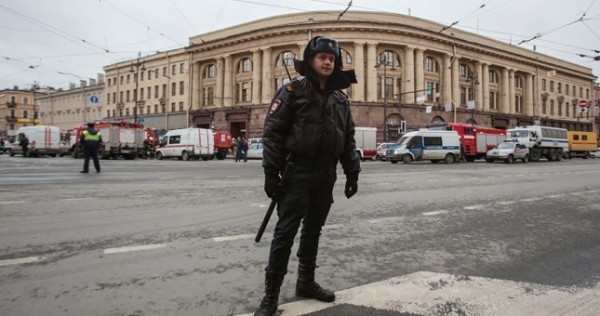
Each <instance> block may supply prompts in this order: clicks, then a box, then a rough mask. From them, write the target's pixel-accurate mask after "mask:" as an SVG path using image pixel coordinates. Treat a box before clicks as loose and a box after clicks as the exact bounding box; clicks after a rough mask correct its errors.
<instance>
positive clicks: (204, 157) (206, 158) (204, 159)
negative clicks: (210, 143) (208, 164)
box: [200, 156, 208, 161]
mask: <svg viewBox="0 0 600 316" xmlns="http://www.w3.org/2000/svg"><path fill="white" fill-rule="evenodd" d="M200 159H202V161H207V160H208V157H206V156H202V157H200Z"/></svg>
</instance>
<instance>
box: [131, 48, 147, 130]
mask: <svg viewBox="0 0 600 316" xmlns="http://www.w3.org/2000/svg"><path fill="white" fill-rule="evenodd" d="M141 55H142V53H141V52H138V57H137V59H136V61H135V63H134V64H133V63H132V64H131V69H130V70H129V72H132V73H133V74H134V75H133V80H135V90H134V91H133V104H134V105H133V122H134V123H137V108H138V103H137V100H138V85H139V73H140V68H141V69H142V71H146V67H145V66H144V61H141V62H140V57H141Z"/></svg>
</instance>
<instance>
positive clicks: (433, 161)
mask: <svg viewBox="0 0 600 316" xmlns="http://www.w3.org/2000/svg"><path fill="white" fill-rule="evenodd" d="M438 162H440V161H439V160H437V159H434V160H432V161H431V163H433V164H436V163H438Z"/></svg>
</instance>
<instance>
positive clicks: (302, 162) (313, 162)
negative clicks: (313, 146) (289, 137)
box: [288, 155, 337, 169]
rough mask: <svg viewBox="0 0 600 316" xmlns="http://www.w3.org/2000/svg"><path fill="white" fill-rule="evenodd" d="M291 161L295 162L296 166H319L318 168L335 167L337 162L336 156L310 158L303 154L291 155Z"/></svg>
mask: <svg viewBox="0 0 600 316" xmlns="http://www.w3.org/2000/svg"><path fill="white" fill-rule="evenodd" d="M288 161H289V162H291V163H293V164H294V166H298V167H304V168H317V169H325V168H329V167H334V166H335V165H336V164H337V158H336V157H329V158H323V157H318V158H308V157H303V156H297V155H291V157H290V158H289V159H288Z"/></svg>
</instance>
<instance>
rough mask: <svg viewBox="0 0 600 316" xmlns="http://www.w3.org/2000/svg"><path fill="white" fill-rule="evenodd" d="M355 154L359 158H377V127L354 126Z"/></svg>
mask: <svg viewBox="0 0 600 316" xmlns="http://www.w3.org/2000/svg"><path fill="white" fill-rule="evenodd" d="M354 140H355V141H356V154H357V155H358V158H359V159H360V160H365V159H371V160H376V159H377V128H375V127H355V128H354Z"/></svg>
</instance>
